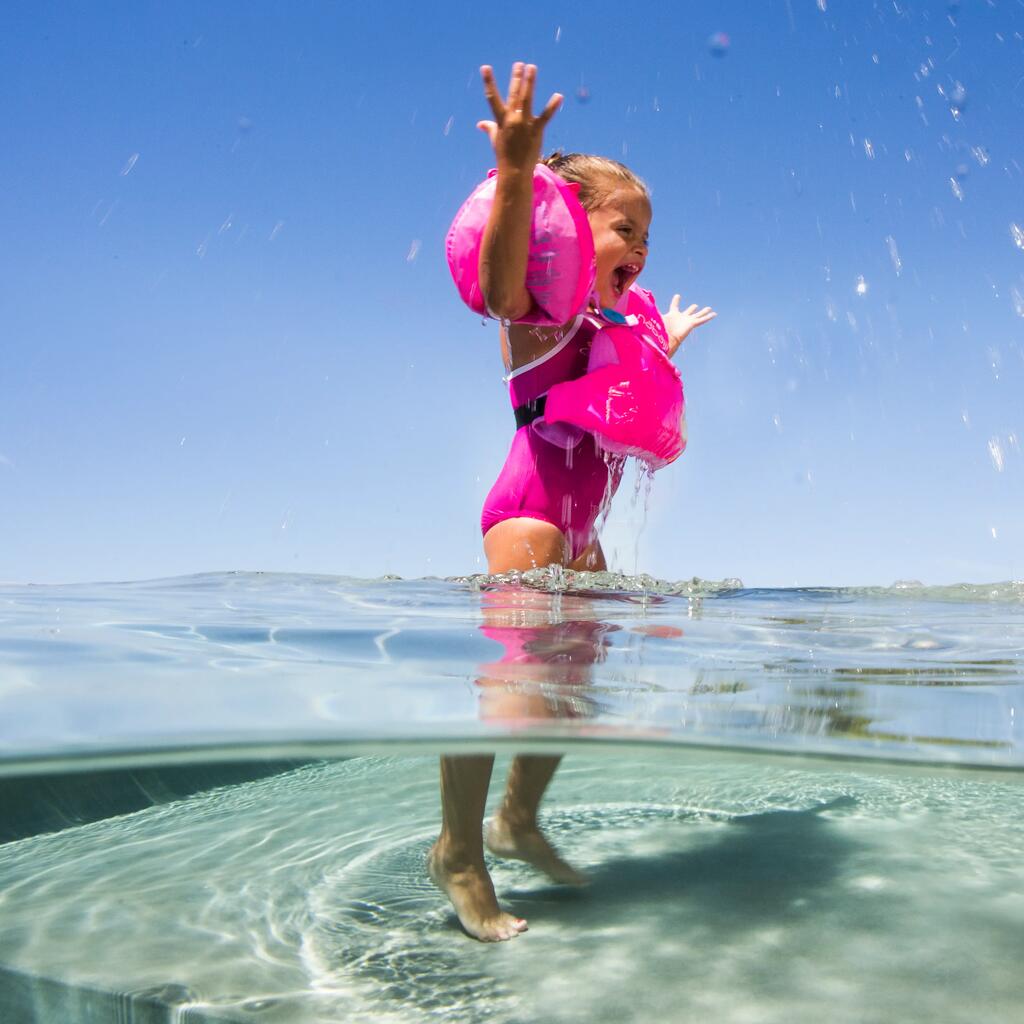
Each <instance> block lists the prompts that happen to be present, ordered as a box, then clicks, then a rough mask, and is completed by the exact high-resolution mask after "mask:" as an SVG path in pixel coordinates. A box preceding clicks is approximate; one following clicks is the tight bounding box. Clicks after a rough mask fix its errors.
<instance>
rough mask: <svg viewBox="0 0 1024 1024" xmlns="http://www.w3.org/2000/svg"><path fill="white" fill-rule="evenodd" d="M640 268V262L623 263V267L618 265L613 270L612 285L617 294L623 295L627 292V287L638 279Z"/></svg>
mask: <svg viewBox="0 0 1024 1024" xmlns="http://www.w3.org/2000/svg"><path fill="white" fill-rule="evenodd" d="M640 269H641V268H640V265H639V264H638V263H623V264H622V266H621V267H616V268H615V269H614V270H613V271H612V287H613V288H614V289H615V294H616V296H618V297H621V296H622V295H624V294H625V292H626V289H627V288H628V287H629V286H630V285H631V284H632V283H633V282H634V281H635V280H636V278H637V276H638V275H639V273H640Z"/></svg>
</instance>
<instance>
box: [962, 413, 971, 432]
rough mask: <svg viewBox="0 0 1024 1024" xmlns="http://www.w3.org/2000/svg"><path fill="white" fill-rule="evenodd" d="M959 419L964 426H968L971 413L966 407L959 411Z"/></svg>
mask: <svg viewBox="0 0 1024 1024" xmlns="http://www.w3.org/2000/svg"><path fill="white" fill-rule="evenodd" d="M960 419H961V421H962V422H963V425H964V426H965V427H968V428H970V425H971V414H970V413H969V412H968V411H967V410H966V409H964V410H963V412H961V413H960Z"/></svg>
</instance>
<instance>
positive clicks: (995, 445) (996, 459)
mask: <svg viewBox="0 0 1024 1024" xmlns="http://www.w3.org/2000/svg"><path fill="white" fill-rule="evenodd" d="M988 454H989V456H990V458H991V459H992V465H993V466H995V467H996V472H997V473H1002V471H1003V461H1004V460H1003V447H1002V445H1001V444H1000V443H999V438H998V437H990V438H989V441H988Z"/></svg>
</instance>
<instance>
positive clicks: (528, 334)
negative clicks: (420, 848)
mask: <svg viewBox="0 0 1024 1024" xmlns="http://www.w3.org/2000/svg"><path fill="white" fill-rule="evenodd" d="M481 71H482V75H483V80H484V92H485V95H486V97H487V101H488V103H489V104H490V107H491V110H492V111H493V114H494V120H493V121H482V122H481V123H480V127H481V128H483V129H484V130H486V132H487V134H488V136H489V138H490V140H491V142H492V144H493V146H494V150H495V154H496V156H497V164H498V170H497V178H496V186H495V193H494V201H493V206H492V208H491V213H490V215H489V219H488V221H487V226H486V229H485V230H484V234H483V240H482V244H481V248H480V259H479V284H480V290H481V293H482V296H483V300H484V306H485V307H486V309H487V310H489V311H490V312H491V313H492V314H493V315H495V316H497V317H500V318H502V319H503V320H505V321H508V322H509V323H510V326H509V328H508V330H507V331H503V332H502V348H503V352H504V355H505V357H506V365H507V366H508V367H509V369H510V374H511V378H512V384H513V385H514V387H513V388H512V391H513V396H514V399H515V400H516V402H517V408H516V419H517V422H520V420H522V425H521V426H520V429H519V430H518V431H517V432H516V435H515V438H514V440H513V443H512V450H511V451H510V453H509V457H508V460H507V461H506V463H505V467H504V468H503V470H502V471H501V474H500V475H499V477H498V480H497V482H496V483H495V485H494V487H493V488H492V489H491V492H490V494H489V495H488V496H487V500H486V502H485V506H484V514H483V518H482V524H481V525H482V526H483V529H484V551H485V553H486V555H487V565H488V571H489V572H492V573H499V572H507V571H509V570H512V569H519V570H525V569H531V568H534V567H536V566H547V565H552V564H557V565H563V566H568V567H570V568H573V569H589V570H604V569H606V568H607V566H606V564H605V559H604V553H603V552H602V550H601V545H600V542H599V541H598V538H597V529H598V526H599V522H600V518H601V513H602V511H603V510H604V509H605V508H606V507H607V503H608V501H609V500H610V498H611V495H612V494H613V493H614V491H615V488H616V487H617V485H618V482H619V478H620V476H621V468H622V460H621V458H614V459H608V458H606V457H605V454H604V452H603V451H602V450H600V449H599V448H598V445H597V442H596V439H595V436H594V435H593V434H592V433H587V432H585V431H580V432H579V435H578V436H575V437H574V438H573V440H572V441H571V442H566V441H565V439H563V442H562V443H555V442H554V441H553V440H552V439H551V438H549V437H546V436H545V435H544V433H543V432H542V431H541V430H539V429H537V428H536V427H535V422H536V423H537V424H538V425H539V422H540V421H539V420H538V417H539V416H540V414H541V406H542V404H543V403H544V402H545V401H546V400H547V398H546V396H547V395H548V393H549V389H551V388H552V387H555V386H557V385H558V384H559V383H561V382H565V381H568V380H575V379H577V378H579V377H580V375H581V374H584V373H587V372H588V369H587V367H588V351H587V350H588V347H589V344H590V338H591V337H593V336H594V330H593V327H594V324H599V325H600V324H609V323H616V322H622V323H624V322H625V320H623V319H622V317H621V316H619V315H618V314H617V313H616V312H615V307H617V306H620V305H622V304H623V303H624V302H626V301H627V300H628V299H629V297H630V295H631V294H632V289H633V287H634V283H635V281H636V279H637V277H638V276H639V275H640V273H641V271H642V270H643V268H644V264H645V263H646V260H647V231H648V227H649V226H650V221H651V206H650V198H649V196H648V193H647V189H646V186H645V185H644V184H643V182H642V181H641V180H640V179H639V178H638V177H637V176H636V175H635V174H633V173H632V172H631V171H630V170H629V169H628V168H626V167H624V166H623V165H622V164H620V163H617V162H616V161H614V160H607V159H605V158H603V157H595V156H588V155H585V154H568V155H566V156H559V155H556V156H554V157H550V158H548V160H546V161H544V162H545V163H546V165H547V167H548V168H549V170H550V171H552V172H554V174H556V175H558V176H559V177H561V178H562V179H563V180H565V181H568V182H569V183H570V184H571V185H572V186H573V187H577V188H578V199H579V203H580V204H581V205H582V207H583V209H584V210H585V211H586V216H587V220H588V222H589V226H590V233H591V235H592V236H593V241H594V259H595V264H596V279H595V284H594V293H595V300H594V301H593V302H592V303H591V305H590V306H588V307H587V311H586V312H587V315H586V316H583V317H579V318H577V320H578V321H579V322H578V323H577V322H571V323H569V324H563V325H562V326H560V327H554V328H540V327H537V326H534V325H530V324H529V323H526V322H525V321H528V320H530V319H531V313H532V311H533V309H534V300H533V298H532V296H531V294H530V292H529V291H527V288H526V274H527V261H528V256H529V244H530V226H531V221H532V206H533V195H534V192H533V187H534V186H533V178H534V173H535V168H536V166H537V164H538V163H540V162H541V143H542V141H543V134H544V128H545V126H546V125H547V122H548V121H549V120H550V119H551V118H552V117H553V116H554V113H555V111H556V110H557V109H558V107H559V104H560V103H561V99H562V97H561V96H559V95H557V94H556V95H554V96H552V97H551V99H550V100H549V101H548V104H547V106H546V107H545V108H544V110H543V111H542V112H541V113H540V114H538V115H536V116H535V115H534V114H533V110H532V104H533V87H534V81H535V79H536V73H537V69H536V68H535V67H533V66H532V65H525V66H524V65H523V64H516V65H514V66H513V68H512V80H511V83H510V85H509V91H508V96H507V98H506V99H502V96H501V94H500V92H499V91H498V88H497V85H496V84H495V81H494V76H493V73H492V70H491V68H489V67H484V68H482V69H481ZM630 308H631V307H630ZM714 315H715V314H714V313H713V312H712V311H711V309H709V308H707V307H705V308H704V309H701V310H698V309H697V306H696V305H692V306H690V307H689V308H688V309H685V310H681V309H680V308H679V296H678V295H677V296H675V297H674V299H673V300H672V304H671V306H670V308H669V310H668V311H667V312H665V313H662V314H660V315H659V314H658V312H657V310H653V312H652V314H651V316H649V317H648V318H647V319H646V320H644V323H645V324H649V325H650V330H651V332H652V333H653V334H654V335H656V336H657V340H656V342H655V347H656V348H657V349H658V352H657V353H656V355H657V357H658V358H659V359H665V358H666V357H672V356H673V355H674V354H675V353H676V351H677V350H678V348H679V346H680V345H681V344H682V341H683V339H684V338H686V337H687V335H688V334H689V333H690V332H691V331H692V330H693V329H694V328H695V327H697V326H699V325H701V324H703V323H706V322H707V321H708V320H710V319H711V318H712V317H713V316H714ZM617 317H618V319H616V318H617ZM583 321H587V322H588V323H590V324H591V326H590V327H589V328H587V329H586V330H584V329H583V327H584V326H585V325H584V324H583ZM591 322H592V323H591ZM669 365H670V364H669ZM672 372H674V371H672ZM519 385H522V386H521V387H520V386H519ZM552 394H554V393H553V392H552ZM520 400H521V406H520V405H519V404H518V403H519V402H520ZM607 401H608V404H609V405H610V404H611V401H612V392H611V391H610V390H609V392H608V396H607ZM570 443H571V446H569V444H570ZM581 625H583V626H585V628H584V629H583V631H582V632H580V631H577V630H576V629H575V628H569V627H571V626H573V627H577V626H581ZM488 628H495V629H502V630H506V629H508V628H509V626H508V625H507V624H502V623H500V622H496V621H490V622H489V627H488ZM548 628H549V629H550V630H551V632H548V631H547V630H546V629H545V628H544V627H543V624H541V623H537V624H535V625H534V626H532V627H531V626H526V627H523V630H522V631H523V632H527V633H528V634H529V635H528V636H527V637H526V638H525V639H523V638H522V637H519V638H513V637H512V636H511V635H509V634H508V633H501V634H499V635H498V637H496V638H497V639H500V640H501V641H502V642H504V643H505V644H506V656H505V659H503V661H502V662H499V663H498V666H492V668H495V667H500V668H501V671H500V673H498V674H497V675H495V676H494V677H488V679H484V680H483V684H484V685H485V686H487V687H489V688H490V689H491V690H492V692H491V693H489V694H488V695H487V697H486V698H485V701H484V705H485V713H486V714H487V715H488V716H493V717H498V716H500V717H518V718H521V717H523V716H524V715H527V716H528V717H536V714H532V713H531V712H533V711H536V710H537V709H538V708H540V707H541V706H544V707H546V708H547V710H546V711H545V712H544V714H545V715H546V716H550V715H551V711H552V709H551V707H550V706H549V705H548V704H547V698H545V697H543V696H541V695H540V694H539V693H538V692H536V691H535V692H532V693H530V694H515V693H510V692H509V688H508V682H507V680H508V675H509V671H510V670H513V669H514V672H515V673H516V674H523V675H526V676H528V675H529V674H530V673H538V672H539V673H540V674H542V675H544V676H546V677H547V678H548V679H550V678H551V673H552V671H553V670H554V667H555V666H559V669H558V671H562V670H565V671H570V670H571V672H572V673H573V674H575V673H579V677H580V680H581V681H582V680H583V678H584V677H585V676H586V674H587V669H588V668H589V665H590V664H591V663H592V662H593V661H594V660H595V654H594V652H595V651H600V650H602V645H601V643H600V642H595V641H598V640H599V635H600V631H599V630H598V631H597V634H598V635H594V634H590V633H588V632H587V631H588V630H590V628H591V624H589V623H587V624H580V623H576V624H570V623H563V624H562V626H561V627H559V626H550V627H548ZM531 629H539V630H540V632H539V633H530V630H531ZM559 629H561V630H563V632H562V633H559V632H558V631H559ZM556 650H557V651H558V653H557V654H556V653H555V652H556ZM524 701H525V704H524V703H523V702H524ZM531 701H532V702H533V703H532V704H531V703H530V702H531ZM517 702H518V703H517ZM558 762H559V758H558V757H539V756H529V757H527V756H521V757H517V758H515V759H514V760H513V762H512V768H511V771H510V774H509V780H508V787H507V789H506V793H505V799H504V801H503V803H502V805H501V808H500V809H499V811H498V813H497V815H496V816H495V818H494V820H493V821H492V822H491V824H490V827H489V828H488V832H487V847H488V849H490V850H491V852H492V853H495V854H497V855H499V856H506V857H515V858H518V859H520V860H526V861H529V862H530V863H532V864H534V865H536V866H537V867H538V868H540V869H541V870H543V871H545V872H546V873H547V874H548V875H549V876H550V877H552V878H553V879H555V880H556V881H559V882H569V883H577V884H578V883H579V882H581V881H582V878H581V876H580V875H579V873H578V872H577V871H575V870H574V869H573V868H572V867H570V866H569V865H568V864H566V863H565V861H563V860H562V859H561V857H559V856H558V854H557V853H556V851H555V850H554V849H553V848H552V847H551V845H550V844H549V843H548V841H547V839H545V837H544V836H543V834H542V833H541V831H540V829H539V828H538V826H537V808H538V806H539V804H540V800H541V797H542V796H543V794H544V790H545V788H546V787H547V785H548V783H549V782H550V780H551V777H552V775H553V774H554V772H555V768H556V767H557V765H558ZM493 764H494V758H493V757H491V756H480V757H474V756H466V757H444V758H442V759H441V802H442V812H443V824H442V828H441V835H440V837H439V838H438V840H437V842H436V843H435V844H434V846H433V848H432V849H431V851H430V857H429V867H430V873H431V876H432V877H433V879H434V881H435V882H436V883H437V884H438V885H439V886H440V887H441V888H442V889H443V890H444V891H445V892H446V893H447V895H448V897H449V898H450V899H451V901H452V904H453V905H454V907H455V911H456V913H457V914H458V916H459V920H460V921H461V922H462V926H463V927H464V928H465V930H466V931H467V932H468V933H469V934H470V935H472V936H474V937H475V938H478V939H482V940H484V941H489V942H495V941H500V940H502V939H510V938H512V937H513V936H515V935H517V934H518V933H519V932H521V931H524V930H525V929H526V922H525V921H524V920H522V919H521V918H517V917H514V916H512V915H511V914H508V913H505V912H504V911H502V910H501V908H500V907H499V906H498V902H497V899H496V897H495V894H494V886H493V885H492V883H491V878H490V875H489V874H488V873H487V869H486V867H485V865H484V846H483V836H482V822H483V815H484V805H485V802H486V799H487V787H488V784H489V782H490V777H491V770H492V768H493Z"/></svg>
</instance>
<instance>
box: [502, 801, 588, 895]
mask: <svg viewBox="0 0 1024 1024" xmlns="http://www.w3.org/2000/svg"><path fill="white" fill-rule="evenodd" d="M484 839H485V840H486V842H487V849H488V850H490V851H491V853H493V854H494V855H495V856H496V857H508V858H510V859H512V860H525V861H526V862H527V863H528V864H532V865H533V866H534V867H535V868H538V869H539V870H541V871H543V872H544V874H546V875H547V876H548V878H550V879H551V880H552V881H554V882H560V883H561V884H562V885H586V884H587V882H588V881H589V880H588V878H587V876H586V875H584V874H582V873H581V872H579V871H577V870H576V869H575V868H574V867H573V866H572V865H571V864H568V863H566V861H564V860H562V858H561V857H559V856H558V853H557V852H556V851H555V848H554V847H553V846H552V845H551V844H550V843H549V842H548V841H547V839H545V838H544V833H543V832H541V831H540V829H539V828H537V826H536V825H533V826H531V827H528V828H513V827H512V826H511V825H510V824H509V823H508V822H507V821H506V820H505V819H504V818H503V817H501V815H497V816H496V817H495V818H493V819H492V820H491V822H490V823H489V824H488V826H487V832H486V833H485V836H484Z"/></svg>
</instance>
